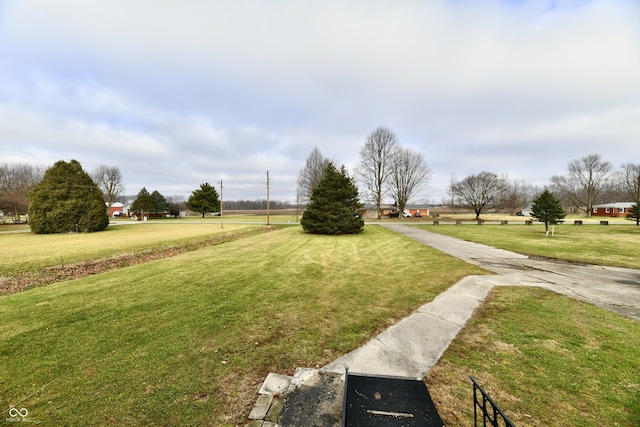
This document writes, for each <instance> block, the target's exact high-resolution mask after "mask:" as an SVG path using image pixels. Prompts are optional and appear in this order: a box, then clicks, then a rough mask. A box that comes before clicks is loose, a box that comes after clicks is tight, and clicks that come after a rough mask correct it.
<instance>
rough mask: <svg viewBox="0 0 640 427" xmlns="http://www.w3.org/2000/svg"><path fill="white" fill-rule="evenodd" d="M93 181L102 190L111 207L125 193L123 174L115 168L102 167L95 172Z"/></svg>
mask: <svg viewBox="0 0 640 427" xmlns="http://www.w3.org/2000/svg"><path fill="white" fill-rule="evenodd" d="M92 175H93V180H94V181H95V183H96V184H98V187H100V189H101V190H102V192H103V193H104V197H105V202H106V203H107V205H108V206H109V207H111V205H112V204H114V203H115V202H116V198H117V197H118V195H120V194H121V193H122V192H123V191H124V183H123V182H122V174H121V173H120V169H118V168H117V167H115V166H105V165H100V166H98V167H96V169H95V170H94V171H93V174H92Z"/></svg>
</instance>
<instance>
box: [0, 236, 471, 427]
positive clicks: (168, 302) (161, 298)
mask: <svg viewBox="0 0 640 427" xmlns="http://www.w3.org/2000/svg"><path fill="white" fill-rule="evenodd" d="M147 225H148V224H147ZM122 227H123V228H122V229H118V228H115V227H114V229H113V230H110V231H109V232H107V233H105V235H108V234H109V233H111V236H113V240H112V242H114V241H115V242H121V239H118V238H117V237H119V236H122V237H123V238H124V236H126V233H128V232H138V233H142V234H143V235H144V236H147V237H149V235H146V234H145V227H146V225H143V226H138V225H136V226H122ZM125 227H131V229H129V230H125ZM187 227H191V226H190V225H189V226H187ZM166 230H170V228H167V229H166ZM175 233H176V235H180V236H181V234H180V233H181V232H180V231H177V230H176V231H175ZM98 234H100V233H96V234H92V235H79V236H73V235H70V236H67V237H74V238H80V239H82V238H83V237H85V236H89V237H94V238H96V239H101V237H99V236H98ZM4 237H6V236H2V238H4ZM51 237H52V238H51V239H49V236H31V235H25V241H28V239H30V238H40V241H41V242H48V241H53V240H55V239H54V238H53V236H51ZM12 238H13V237H12ZM64 238H65V236H57V237H56V239H63V240H64ZM48 239H49V240H48ZM142 241H145V239H144V238H142V237H141V241H140V242H141V243H140V244H146V243H142ZM44 244H45V243H42V244H41V245H44ZM96 245H98V244H97V243H96ZM91 246H92V245H91V244H89V243H86V242H83V243H82V244H81V245H79V246H78V248H80V249H78V250H79V251H80V252H84V250H85V248H88V247H91ZM32 247H33V248H34V249H33V250H34V251H35V250H36V248H37V247H38V245H37V244H35V243H34V244H33V246H32ZM61 247H62V248H65V250H66V245H62V246H61ZM65 253H66V255H65V256H66V257H68V258H70V259H73V258H74V256H73V255H71V254H72V251H69V252H65ZM92 256H93V255H92ZM79 258H81V256H80V255H78V259H79ZM46 262H48V261H42V260H41V261H38V262H37V263H35V264H36V265H41V264H43V263H45V264H46ZM469 274H482V271H481V270H480V269H478V268H477V267H474V266H471V265H468V264H465V263H463V262H461V261H458V260H456V259H453V258H451V257H449V256H447V255H444V254H442V253H439V252H437V251H435V250H433V249H431V248H428V247H426V246H424V245H421V244H419V243H417V242H415V241H413V240H411V239H408V238H406V237H403V236H400V235H397V234H394V233H393V232H391V231H389V230H386V229H384V228H382V227H367V228H366V229H365V231H364V233H362V234H360V235H355V236H335V237H327V236H315V235H308V234H305V233H303V232H302V230H301V229H300V227H285V228H284V229H281V230H277V231H272V232H268V233H264V234H260V235H254V236H251V237H247V238H244V239H240V240H235V241H233V242H229V243H225V244H221V245H217V246H212V247H209V248H206V249H201V250H198V251H193V252H189V253H186V254H183V255H178V256H174V257H171V258H168V259H163V260H161V261H152V262H148V263H145V264H141V265H136V266H131V267H127V268H123V269H120V270H117V271H112V272H108V273H103V274H100V275H95V276H88V277H85V278H83V279H79V280H74V281H69V282H61V283H57V284H53V285H50V286H47V287H43V288H37V289H32V290H29V291H25V292H21V293H17V294H14V295H9V296H4V297H0V319H2V321H1V322H0V372H2V375H0V402H2V404H3V405H4V407H5V408H7V407H9V406H10V405H17V408H26V409H28V411H29V419H30V420H31V421H33V422H38V423H42V424H43V425H212V426H221V425H222V426H224V425H235V424H237V423H241V422H242V421H243V420H244V419H245V417H246V415H247V414H248V412H249V410H250V407H251V405H252V404H253V402H254V400H255V397H256V391H257V388H258V387H259V385H260V383H261V382H262V380H263V378H264V376H265V375H266V374H267V373H269V372H278V373H282V374H292V373H293V372H294V370H295V368H296V367H315V366H322V365H324V364H326V363H328V362H330V361H332V360H334V359H335V358H337V357H339V356H341V355H343V354H345V353H347V352H348V351H350V350H352V349H354V348H355V347H357V346H359V345H360V344H362V343H364V342H366V341H367V340H368V339H370V338H371V337H373V336H375V334H376V333H378V332H380V331H381V330H383V329H385V328H387V327H388V326H389V325H391V324H393V323H395V322H397V321H398V320H399V319H400V318H402V317H404V316H405V315H407V314H408V313H410V312H411V311H413V310H414V309H415V308H417V307H419V306H420V305H422V304H424V303H426V302H428V301H430V300H431V299H432V298H434V297H435V296H436V295H437V294H439V293H440V292H442V291H443V290H445V289H446V288H447V287H448V286H450V285H451V284H453V283H455V282H456V281H458V280H459V279H460V278H462V277H464V276H466V275H469ZM23 399H24V400H23ZM20 401H21V402H20ZM18 402H20V403H19V404H18Z"/></svg>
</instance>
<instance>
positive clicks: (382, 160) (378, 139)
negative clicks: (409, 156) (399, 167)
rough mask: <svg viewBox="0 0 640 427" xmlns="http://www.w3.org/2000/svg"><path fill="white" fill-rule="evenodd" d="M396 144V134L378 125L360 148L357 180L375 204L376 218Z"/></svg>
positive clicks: (384, 193)
mask: <svg viewBox="0 0 640 427" xmlns="http://www.w3.org/2000/svg"><path fill="white" fill-rule="evenodd" d="M397 146H398V140H397V138H396V135H395V134H394V133H393V132H391V131H390V130H389V129H387V128H386V127H379V128H377V129H376V130H374V131H373V132H371V133H370V134H369V136H368V137H367V140H366V141H365V144H364V146H363V147H362V148H361V149H360V161H359V162H358V165H357V166H356V171H355V172H356V176H357V178H358V181H360V183H361V184H362V185H363V186H364V187H365V189H366V196H367V198H368V199H369V200H370V201H372V202H373V203H375V205H376V218H378V219H380V216H381V209H380V205H381V204H382V199H383V197H384V196H385V195H386V192H387V189H388V185H387V182H388V179H389V176H390V175H391V172H392V165H391V161H392V157H393V154H394V152H395V150H396V147H397Z"/></svg>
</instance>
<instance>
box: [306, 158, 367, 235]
mask: <svg viewBox="0 0 640 427" xmlns="http://www.w3.org/2000/svg"><path fill="white" fill-rule="evenodd" d="M363 207H364V205H363V204H362V203H360V200H359V199H358V188H357V187H356V185H355V184H354V183H353V180H352V179H351V178H350V177H349V175H348V174H347V171H346V169H345V167H344V166H342V168H341V170H340V171H338V170H337V169H336V167H335V166H334V165H333V163H329V164H328V165H327V167H326V169H325V174H324V177H323V178H322V180H321V181H320V182H319V183H318V185H316V187H315V188H314V189H313V192H312V193H311V202H310V203H309V204H308V205H307V209H306V210H305V212H304V214H303V215H302V220H301V221H300V224H302V228H303V229H304V230H305V231H308V232H309V233H314V234H329V235H337V234H356V233H360V232H361V231H362V230H363V228H364V220H363V219H362V208H363Z"/></svg>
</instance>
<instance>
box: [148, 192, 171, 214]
mask: <svg viewBox="0 0 640 427" xmlns="http://www.w3.org/2000/svg"><path fill="white" fill-rule="evenodd" d="M151 199H153V205H154V206H155V208H154V210H153V211H154V212H155V213H158V212H167V211H168V210H169V202H167V199H166V198H165V197H164V196H163V195H162V194H160V193H159V192H158V190H154V191H153V193H151Z"/></svg>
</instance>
